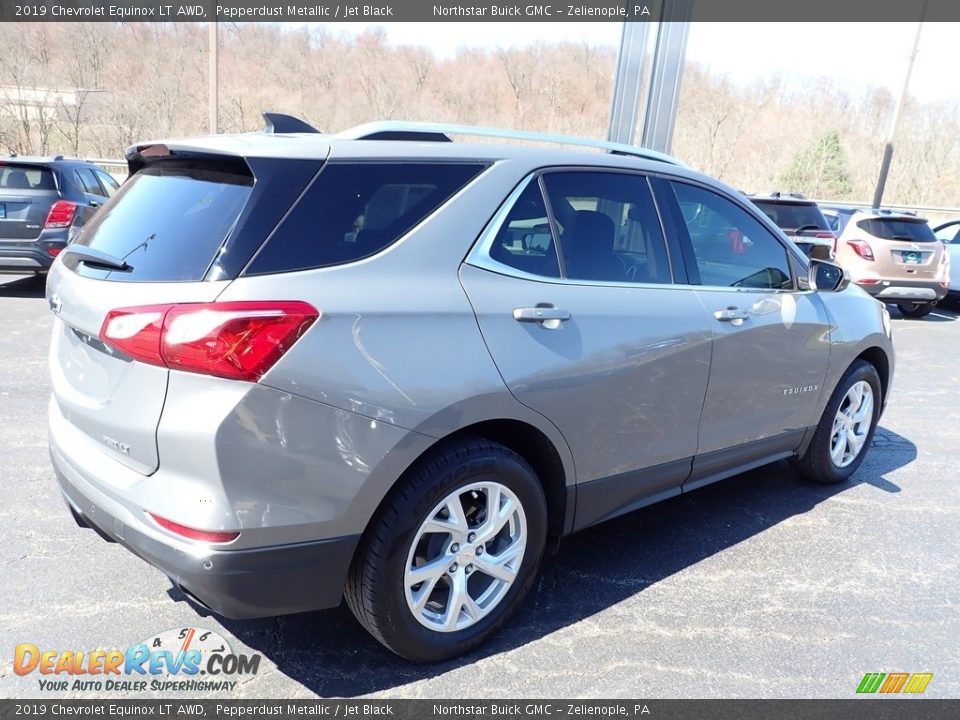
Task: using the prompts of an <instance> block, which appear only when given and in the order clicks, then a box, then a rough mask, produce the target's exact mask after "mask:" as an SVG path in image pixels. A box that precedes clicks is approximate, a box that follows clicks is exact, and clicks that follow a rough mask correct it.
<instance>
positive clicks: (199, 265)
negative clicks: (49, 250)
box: [76, 163, 253, 282]
mask: <svg viewBox="0 0 960 720" xmlns="http://www.w3.org/2000/svg"><path fill="white" fill-rule="evenodd" d="M240 165H241V164H240V163H232V164H231V165H229V166H228V167H229V171H228V170H225V169H224V168H223V167H222V166H221V165H219V164H218V165H192V166H184V165H179V164H174V163H158V164H157V165H153V166H151V167H147V168H145V169H143V170H141V171H140V172H138V173H137V174H136V175H134V176H133V177H131V178H130V179H129V180H128V181H127V182H126V183H124V185H123V187H122V188H121V189H120V190H119V191H118V192H117V194H116V196H115V197H114V198H113V199H112V200H111V201H110V202H109V203H107V204H106V205H104V207H103V209H102V210H100V212H98V213H97V214H96V215H94V216H93V219H92V220H91V221H90V222H89V223H87V225H86V227H85V229H84V231H83V232H81V233H80V235H79V237H78V238H77V240H76V242H77V243H78V244H81V245H87V246H89V247H91V248H94V249H96V250H101V251H103V252H106V253H108V254H110V255H112V256H114V257H116V258H120V259H122V260H125V261H126V262H127V263H128V264H129V265H130V266H132V268H133V269H132V270H129V271H127V272H110V273H106V272H105V271H103V270H97V269H93V268H90V267H88V266H86V265H85V264H82V263H81V264H78V265H77V266H76V271H77V272H78V273H80V274H81V275H87V276H90V277H105V276H106V277H108V278H109V279H110V280H120V281H130V282H151V281H157V282H159V281H165V282H170V281H195V280H202V279H203V277H204V275H205V274H206V272H207V268H208V267H209V266H210V264H211V263H212V262H213V259H214V257H215V256H216V254H217V251H218V250H219V249H220V246H221V245H222V244H223V242H224V240H225V239H226V237H227V235H228V234H229V233H230V230H231V229H232V228H233V225H234V223H236V221H237V218H238V217H239V216H240V213H241V211H242V210H243V207H244V204H245V203H246V202H247V198H248V197H249V196H250V192H251V189H252V188H253V177H252V176H251V175H249V174H246V173H244V172H243V171H242V167H240Z"/></svg>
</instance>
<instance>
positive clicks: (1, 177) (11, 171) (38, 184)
mask: <svg viewBox="0 0 960 720" xmlns="http://www.w3.org/2000/svg"><path fill="white" fill-rule="evenodd" d="M0 189H5V190H56V189H57V184H56V183H55V182H54V180H53V172H51V171H50V169H49V168H45V167H39V166H36V165H7V166H6V167H0Z"/></svg>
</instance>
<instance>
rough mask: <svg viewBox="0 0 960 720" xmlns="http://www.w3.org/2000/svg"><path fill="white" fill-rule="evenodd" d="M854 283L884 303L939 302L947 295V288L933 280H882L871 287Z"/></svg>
mask: <svg viewBox="0 0 960 720" xmlns="http://www.w3.org/2000/svg"><path fill="white" fill-rule="evenodd" d="M854 282H855V283H856V285H857V286H858V287H859V288H860V289H861V290H863V291H865V292H867V293H869V294H870V295H872V296H873V297H875V298H876V299H877V300H882V301H884V302H921V303H923V302H937V301H938V300H942V299H943V297H944V296H945V295H946V294H947V288H945V287H943V285H941V284H940V283H939V282H936V281H931V280H882V281H880V282H878V283H875V284H869V285H861V284H860V283H858V282H856V281H854Z"/></svg>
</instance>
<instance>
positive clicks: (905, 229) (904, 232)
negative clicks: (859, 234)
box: [857, 218, 937, 242]
mask: <svg viewBox="0 0 960 720" xmlns="http://www.w3.org/2000/svg"><path fill="white" fill-rule="evenodd" d="M857 227H858V228H860V229H861V230H863V231H864V232H867V233H870V234H871V235H873V236H874V237H878V238H880V239H881V240H906V241H909V242H934V241H935V240H936V239H937V237H936V235H934V234H933V230H931V229H930V226H929V225H928V224H927V221H926V220H923V219H921V218H870V219H868V220H861V221H860V222H858V223H857Z"/></svg>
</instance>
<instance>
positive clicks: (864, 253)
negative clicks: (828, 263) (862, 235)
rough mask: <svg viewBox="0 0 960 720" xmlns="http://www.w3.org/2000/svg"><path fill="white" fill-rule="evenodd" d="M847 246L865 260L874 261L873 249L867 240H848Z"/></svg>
mask: <svg viewBox="0 0 960 720" xmlns="http://www.w3.org/2000/svg"><path fill="white" fill-rule="evenodd" d="M847 245H849V246H850V247H852V248H853V251H854V252H855V253H856V254H857V255H859V256H860V257H862V258H863V259H864V260H873V248H871V247H870V244H869V243H868V242H867V241H866V240H847Z"/></svg>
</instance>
